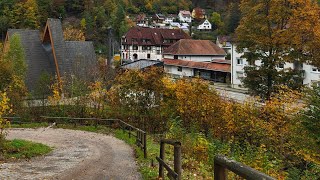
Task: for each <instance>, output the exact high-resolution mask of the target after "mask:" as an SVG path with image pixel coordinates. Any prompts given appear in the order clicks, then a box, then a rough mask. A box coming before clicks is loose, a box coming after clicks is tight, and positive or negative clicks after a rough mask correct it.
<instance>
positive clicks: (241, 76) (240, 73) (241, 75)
mask: <svg viewBox="0 0 320 180" xmlns="http://www.w3.org/2000/svg"><path fill="white" fill-rule="evenodd" d="M243 78H244V73H243V72H239V71H237V79H243Z"/></svg>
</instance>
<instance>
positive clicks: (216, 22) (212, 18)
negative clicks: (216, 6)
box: [209, 12, 223, 30]
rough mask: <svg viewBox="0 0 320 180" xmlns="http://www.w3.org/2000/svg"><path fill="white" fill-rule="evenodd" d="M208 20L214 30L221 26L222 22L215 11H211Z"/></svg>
mask: <svg viewBox="0 0 320 180" xmlns="http://www.w3.org/2000/svg"><path fill="white" fill-rule="evenodd" d="M209 21H210V22H211V24H212V29H213V30H216V29H218V28H220V27H222V26H223V22H222V21H221V16H220V14H219V13H217V12H213V13H212V14H211V16H210V18H209Z"/></svg>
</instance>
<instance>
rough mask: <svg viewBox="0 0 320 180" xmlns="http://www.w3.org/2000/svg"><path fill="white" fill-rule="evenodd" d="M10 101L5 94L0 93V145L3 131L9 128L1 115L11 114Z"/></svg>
mask: <svg viewBox="0 0 320 180" xmlns="http://www.w3.org/2000/svg"><path fill="white" fill-rule="evenodd" d="M9 102H10V99H9V98H8V96H7V93H6V92H0V144H1V143H2V141H3V139H4V136H5V129H6V128H7V127H9V126H10V122H9V121H7V120H6V119H3V115H6V114H8V113H10V112H11V107H10V104H9Z"/></svg>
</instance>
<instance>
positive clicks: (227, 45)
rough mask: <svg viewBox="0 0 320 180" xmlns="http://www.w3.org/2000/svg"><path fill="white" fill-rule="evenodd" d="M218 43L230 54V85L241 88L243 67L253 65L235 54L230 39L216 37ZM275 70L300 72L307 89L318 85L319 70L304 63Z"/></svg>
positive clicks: (238, 54) (255, 63)
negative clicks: (295, 70) (289, 69)
mask: <svg viewBox="0 0 320 180" xmlns="http://www.w3.org/2000/svg"><path fill="white" fill-rule="evenodd" d="M218 41H219V43H217V45H219V47H221V48H224V49H225V50H226V51H227V52H228V51H230V53H231V84H232V85H233V87H234V88H238V87H243V86H242V82H241V80H242V79H243V78H244V77H245V76H246V74H245V73H244V67H246V66H251V65H253V64H250V62H248V61H247V60H246V59H245V58H242V57H241V56H242V55H243V53H238V52H237V50H236V49H237V48H236V45H235V44H234V43H233V42H232V40H231V38H225V37H218V39H217V42H218ZM254 65H256V66H260V65H261V61H260V60H256V61H255V62H254ZM277 68H278V70H283V69H288V68H291V69H297V70H301V72H302V73H303V77H304V79H303V84H304V85H306V86H309V87H310V86H311V85H313V84H317V85H320V70H319V69H317V68H315V67H313V66H311V65H308V64H306V63H304V64H295V63H285V64H283V65H280V66H278V67H277Z"/></svg>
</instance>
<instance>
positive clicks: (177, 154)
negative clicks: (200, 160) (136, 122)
mask: <svg viewBox="0 0 320 180" xmlns="http://www.w3.org/2000/svg"><path fill="white" fill-rule="evenodd" d="M165 144H169V145H173V147H174V155H173V156H174V160H173V161H174V162H173V164H174V170H172V169H171V168H170V166H169V165H168V164H167V163H165V162H164V160H165V156H164V155H165ZM156 159H157V160H158V162H159V178H161V179H164V169H163V168H165V169H166V170H167V171H168V174H167V176H168V177H169V178H170V179H176V180H181V179H182V178H181V172H182V162H181V143H180V142H179V141H175V140H169V139H162V140H160V157H156Z"/></svg>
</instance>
